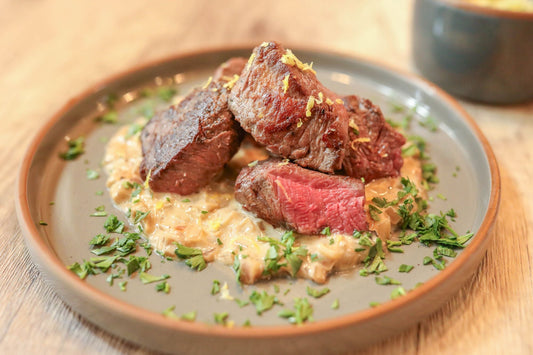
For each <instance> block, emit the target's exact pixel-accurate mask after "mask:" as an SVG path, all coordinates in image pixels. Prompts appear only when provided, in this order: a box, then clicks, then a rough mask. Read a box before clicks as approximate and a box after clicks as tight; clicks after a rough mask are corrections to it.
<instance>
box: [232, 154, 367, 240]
mask: <svg viewBox="0 0 533 355" xmlns="http://www.w3.org/2000/svg"><path fill="white" fill-rule="evenodd" d="M235 199H236V200H237V201H239V202H240V203H241V204H242V205H243V206H244V208H245V209H247V210H249V211H251V212H253V213H254V214H255V215H257V216H258V217H260V218H262V219H264V220H266V221H267V222H269V223H271V224H272V225H274V226H281V227H285V228H287V229H291V230H294V231H296V232H298V233H302V234H319V233H320V232H321V231H322V230H324V228H326V227H329V228H330V230H331V231H333V232H341V233H346V234H352V233H353V231H354V230H367V229H368V225H367V220H366V214H365V210H364V201H365V187H364V184H363V183H362V182H361V180H360V179H354V178H351V177H348V176H339V175H328V174H323V173H320V172H317V171H313V170H308V169H304V168H302V167H300V166H298V165H296V164H292V163H289V162H287V161H281V160H278V159H269V160H265V161H263V162H260V163H258V164H257V165H256V166H253V167H245V168H244V169H243V170H242V171H241V173H240V174H239V176H238V177H237V181H236V183H235Z"/></svg>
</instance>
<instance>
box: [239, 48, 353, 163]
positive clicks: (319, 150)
mask: <svg viewBox="0 0 533 355" xmlns="http://www.w3.org/2000/svg"><path fill="white" fill-rule="evenodd" d="M228 103H229V108H230V110H231V111H232V112H233V114H234V115H235V118H236V120H237V121H239V123H240V124H241V126H242V128H243V129H244V130H245V131H247V132H249V133H250V134H251V135H252V137H253V138H254V139H255V140H256V141H257V142H258V143H260V144H262V145H264V146H265V147H266V148H267V149H268V150H269V151H270V152H272V153H273V154H275V155H277V156H281V157H285V158H289V159H291V160H293V161H294V162H295V163H297V164H298V165H300V166H303V167H308V168H310V169H315V170H319V171H322V172H327V173H333V172H334V171H335V170H338V169H340V168H341V166H342V161H343V159H344V151H345V147H346V144H347V142H348V116H347V112H346V109H345V107H344V105H343V103H342V100H340V99H339V97H338V96H337V95H336V94H335V93H333V92H331V91H330V90H328V89H327V88H326V87H324V86H323V85H322V84H321V83H320V82H319V81H318V79H317V78H316V74H315V71H314V70H313V69H312V67H311V66H310V65H307V64H304V63H302V62H301V61H300V60H298V58H296V57H295V56H294V54H292V52H291V51H290V50H285V49H284V48H283V47H282V46H281V45H280V44H278V43H275V42H271V43H266V42H265V43H263V44H262V45H260V46H258V47H256V48H255V49H254V51H253V53H252V55H251V57H250V59H249V61H248V64H247V65H246V67H245V68H244V70H243V71H242V74H241V76H240V78H239V80H237V82H236V83H235V85H234V87H233V89H232V91H231V94H230V96H229V101H228Z"/></svg>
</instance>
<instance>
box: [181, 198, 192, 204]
mask: <svg viewBox="0 0 533 355" xmlns="http://www.w3.org/2000/svg"><path fill="white" fill-rule="evenodd" d="M181 202H185V203H186V202H191V200H189V199H188V198H184V199H183V200H181Z"/></svg>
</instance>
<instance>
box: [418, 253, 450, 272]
mask: <svg viewBox="0 0 533 355" xmlns="http://www.w3.org/2000/svg"><path fill="white" fill-rule="evenodd" d="M422 263H423V264H424V265H428V264H431V265H433V266H434V267H435V269H437V270H444V268H445V267H446V264H445V261H444V260H440V262H439V261H437V260H435V259H433V258H431V257H429V256H426V257H425V258H424V260H423V261H422Z"/></svg>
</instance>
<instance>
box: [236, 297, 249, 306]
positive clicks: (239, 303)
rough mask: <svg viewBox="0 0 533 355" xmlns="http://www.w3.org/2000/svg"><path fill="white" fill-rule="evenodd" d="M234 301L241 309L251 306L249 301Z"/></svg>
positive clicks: (237, 299)
mask: <svg viewBox="0 0 533 355" xmlns="http://www.w3.org/2000/svg"><path fill="white" fill-rule="evenodd" d="M234 300H235V302H236V303H237V304H238V305H239V307H241V308H242V307H244V306H247V305H249V304H250V302H249V301H247V300H241V299H239V298H234Z"/></svg>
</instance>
